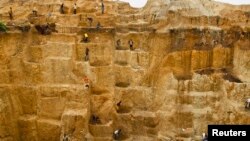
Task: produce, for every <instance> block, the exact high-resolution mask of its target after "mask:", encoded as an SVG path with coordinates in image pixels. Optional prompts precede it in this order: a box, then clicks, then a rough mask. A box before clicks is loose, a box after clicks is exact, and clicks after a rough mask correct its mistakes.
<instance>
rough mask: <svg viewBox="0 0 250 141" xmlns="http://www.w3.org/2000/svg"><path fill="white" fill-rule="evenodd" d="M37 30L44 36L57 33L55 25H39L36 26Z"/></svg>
mask: <svg viewBox="0 0 250 141" xmlns="http://www.w3.org/2000/svg"><path fill="white" fill-rule="evenodd" d="M35 28H36V30H37V31H38V32H39V33H40V34H42V35H50V34H51V33H52V32H56V25H55V23H47V24H39V25H35Z"/></svg>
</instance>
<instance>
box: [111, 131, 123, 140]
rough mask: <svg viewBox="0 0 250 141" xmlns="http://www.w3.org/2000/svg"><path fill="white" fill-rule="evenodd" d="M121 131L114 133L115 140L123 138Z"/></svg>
mask: <svg viewBox="0 0 250 141" xmlns="http://www.w3.org/2000/svg"><path fill="white" fill-rule="evenodd" d="M121 131H122V130H121V129H117V130H115V131H114V133H113V138H114V139H115V140H118V139H119V138H120V136H121Z"/></svg>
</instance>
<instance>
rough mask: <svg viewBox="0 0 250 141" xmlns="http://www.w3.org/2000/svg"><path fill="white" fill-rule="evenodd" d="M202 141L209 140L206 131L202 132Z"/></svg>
mask: <svg viewBox="0 0 250 141" xmlns="http://www.w3.org/2000/svg"><path fill="white" fill-rule="evenodd" d="M202 141H208V137H207V134H206V133H202Z"/></svg>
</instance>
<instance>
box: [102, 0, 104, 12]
mask: <svg viewBox="0 0 250 141" xmlns="http://www.w3.org/2000/svg"><path fill="white" fill-rule="evenodd" d="M102 14H104V3H103V0H102Z"/></svg>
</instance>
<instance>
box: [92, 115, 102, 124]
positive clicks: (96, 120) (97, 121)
mask: <svg viewBox="0 0 250 141" xmlns="http://www.w3.org/2000/svg"><path fill="white" fill-rule="evenodd" d="M91 120H92V123H93V124H97V123H100V119H99V117H98V116H95V115H92V117H91Z"/></svg>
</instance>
